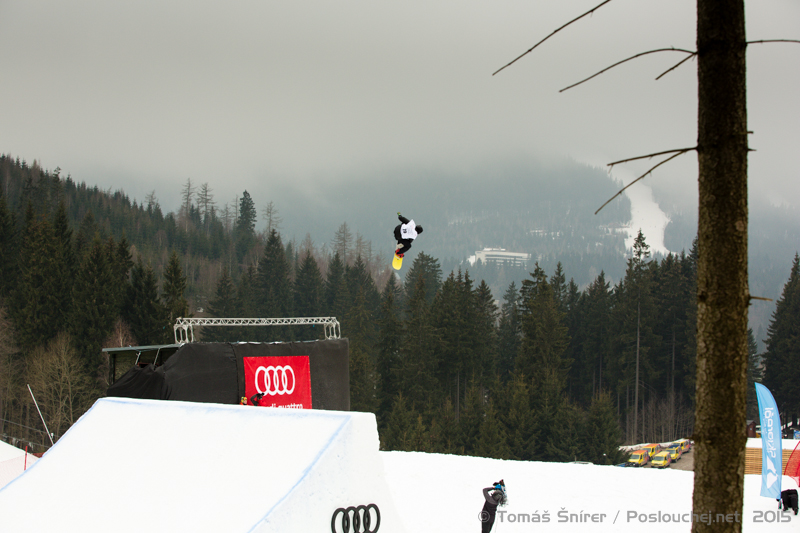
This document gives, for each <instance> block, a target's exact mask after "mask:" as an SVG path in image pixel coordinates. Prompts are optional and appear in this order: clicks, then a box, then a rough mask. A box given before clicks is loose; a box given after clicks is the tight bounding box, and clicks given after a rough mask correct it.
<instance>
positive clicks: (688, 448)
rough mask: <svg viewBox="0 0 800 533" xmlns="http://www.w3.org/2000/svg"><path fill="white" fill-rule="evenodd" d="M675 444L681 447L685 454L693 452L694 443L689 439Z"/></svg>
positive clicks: (680, 440)
mask: <svg viewBox="0 0 800 533" xmlns="http://www.w3.org/2000/svg"><path fill="white" fill-rule="evenodd" d="M675 442H677V443H678V444H680V445H681V448H683V453H686V452H690V451H692V441H690V440H689V439H678V440H676V441H675Z"/></svg>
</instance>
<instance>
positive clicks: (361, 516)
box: [331, 503, 381, 533]
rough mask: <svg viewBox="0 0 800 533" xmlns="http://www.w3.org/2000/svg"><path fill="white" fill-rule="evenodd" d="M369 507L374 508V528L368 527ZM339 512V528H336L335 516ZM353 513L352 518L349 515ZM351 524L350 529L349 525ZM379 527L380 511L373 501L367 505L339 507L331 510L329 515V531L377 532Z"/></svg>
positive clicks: (351, 532) (346, 532) (371, 518)
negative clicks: (331, 513) (331, 514)
mask: <svg viewBox="0 0 800 533" xmlns="http://www.w3.org/2000/svg"><path fill="white" fill-rule="evenodd" d="M370 509H374V510H375V528H374V529H370V526H372V520H373V517H372V513H371V512H370ZM339 513H341V515H342V520H341V522H340V526H341V528H340V529H338V530H337V529H336V517H337V516H338V515H339ZM351 514H352V515H353V517H352V519H351V518H350V515H351ZM351 525H352V526H353V527H352V529H351V528H350V526H351ZM380 527H381V512H380V510H379V509H378V506H377V505H375V504H374V503H371V504H369V505H359V506H358V507H348V508H346V509H345V508H343V507H339V508H338V509H336V510H335V511H334V512H333V516H332V517H331V533H377V531H378V529H379V528H380Z"/></svg>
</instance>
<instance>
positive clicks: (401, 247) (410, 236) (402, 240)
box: [392, 212, 422, 270]
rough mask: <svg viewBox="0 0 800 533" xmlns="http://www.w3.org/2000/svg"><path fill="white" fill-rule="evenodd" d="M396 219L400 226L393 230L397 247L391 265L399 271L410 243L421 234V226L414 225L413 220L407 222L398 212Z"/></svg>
mask: <svg viewBox="0 0 800 533" xmlns="http://www.w3.org/2000/svg"><path fill="white" fill-rule="evenodd" d="M397 218H398V219H400V224H398V225H397V227H395V228H394V238H395V240H396V241H397V247H396V248H395V251H394V256H395V257H394V260H393V261H392V265H393V266H394V267H395V268H396V269H397V270H400V267H401V266H402V264H403V255H404V254H405V253H406V252H407V251H408V250H409V249H410V248H411V242H412V241H413V240H414V239H416V238H417V235H419V234H420V233H422V226H417V225H416V224H414V221H413V220H409V219H407V218H406V217H404V216H403V215H401V214H400V213H399V212H398V213H397Z"/></svg>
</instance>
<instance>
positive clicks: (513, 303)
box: [498, 281, 522, 380]
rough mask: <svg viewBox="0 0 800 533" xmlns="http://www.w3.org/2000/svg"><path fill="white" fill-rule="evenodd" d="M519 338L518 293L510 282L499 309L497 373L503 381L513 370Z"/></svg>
mask: <svg viewBox="0 0 800 533" xmlns="http://www.w3.org/2000/svg"><path fill="white" fill-rule="evenodd" d="M521 337H522V330H521V328H520V315H519V291H517V287H516V284H515V283H514V282H513V281H512V282H511V284H510V285H509V286H508V289H507V290H506V292H505V294H504V295H503V305H502V307H501V309H500V325H499V331H498V345H499V346H498V351H499V353H498V372H499V373H500V376H501V378H502V379H503V380H505V379H507V378H508V377H509V376H510V374H511V372H512V370H513V369H514V362H515V361H516V359H517V353H518V352H519V347H520V339H521Z"/></svg>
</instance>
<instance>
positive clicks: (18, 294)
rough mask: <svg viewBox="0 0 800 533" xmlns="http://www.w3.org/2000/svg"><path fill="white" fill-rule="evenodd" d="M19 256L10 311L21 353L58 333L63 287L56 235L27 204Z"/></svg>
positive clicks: (60, 322) (44, 220) (50, 226)
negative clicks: (11, 310)
mask: <svg viewBox="0 0 800 533" xmlns="http://www.w3.org/2000/svg"><path fill="white" fill-rule="evenodd" d="M25 219H26V224H25V228H24V230H23V235H22V246H21V247H20V255H19V276H18V278H17V279H16V282H15V287H14V289H13V291H14V292H13V297H12V303H13V306H12V309H13V310H14V312H13V315H12V316H13V319H14V323H15V328H16V331H17V342H18V343H19V346H20V348H22V350H23V351H29V350H31V349H33V348H34V347H35V346H37V345H39V344H42V343H46V342H47V341H49V340H50V339H52V338H53V337H55V335H56V333H58V330H59V327H60V325H62V324H63V316H62V315H61V309H60V308H59V306H58V304H59V303H60V299H59V298H60V296H61V290H60V288H61V287H63V286H64V284H66V283H69V281H68V280H67V281H65V280H63V279H61V278H60V274H62V273H63V272H61V271H60V269H59V263H58V261H57V251H56V250H57V245H56V236H55V234H54V231H53V226H52V225H51V224H50V222H49V221H48V220H47V219H46V218H44V217H42V216H40V215H36V214H34V211H33V207H32V206H31V205H30V204H29V205H28V209H27V211H26V216H25Z"/></svg>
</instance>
